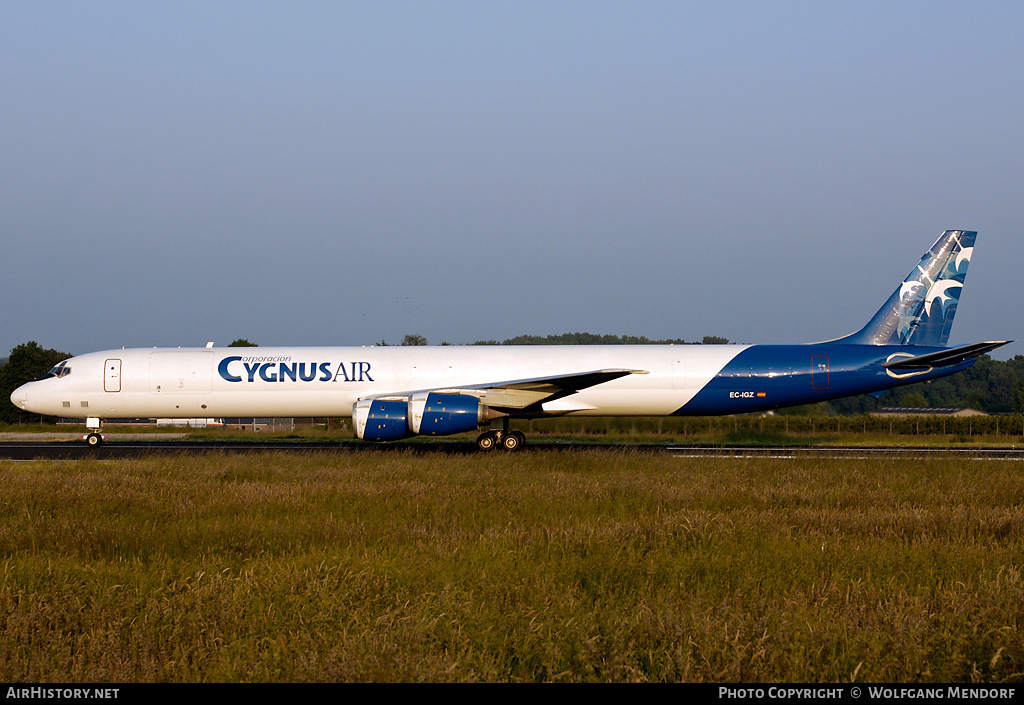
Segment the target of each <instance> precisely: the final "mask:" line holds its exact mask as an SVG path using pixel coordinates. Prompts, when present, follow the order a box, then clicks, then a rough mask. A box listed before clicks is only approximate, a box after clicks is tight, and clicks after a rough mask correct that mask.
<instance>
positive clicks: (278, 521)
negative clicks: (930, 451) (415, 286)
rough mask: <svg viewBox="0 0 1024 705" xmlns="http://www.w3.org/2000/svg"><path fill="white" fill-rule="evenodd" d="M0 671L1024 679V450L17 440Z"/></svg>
mask: <svg viewBox="0 0 1024 705" xmlns="http://www.w3.org/2000/svg"><path fill="white" fill-rule="evenodd" d="M0 483H2V486H3V488H4V492H3V495H2V498H0V515H2V520H0V562H2V578H0V614H2V616H3V627H2V629H0V654H3V658H2V659H0V681H6V682H48V681H61V682H82V681H90V682H102V681H116V682H138V681H176V682H193V681H339V680H340V681H718V682H726V681H747V682H751V681H761V682H769V681H784V682H814V681H834V682H849V681H863V682H883V681H884V682H899V681H921V682H927V681H935V682H970V681H980V682H1007V681H1016V682H1019V681H1021V680H1024V635H1022V631H1021V630H1022V626H1024V625H1022V617H1024V578H1022V569H1024V466H1022V464H1021V463H1018V462H1006V461H994V460H962V459H961V460H958V459H954V458H941V459H938V460H931V461H929V462H927V463H925V462H923V461H914V460H910V459H898V458H894V459H878V460H869V461H859V460H841V459H826V460H818V459H813V458H806V459H803V458H796V459H788V460H771V459H749V460H743V459H726V458H706V459H692V458H676V457H672V456H671V454H668V453H643V452H612V451H607V450H594V451H560V452H559V451H527V452H523V453H520V454H505V453H495V454H488V455H457V454H453V455H447V454H444V453H436V452H432V453H417V452H415V451H414V450H409V451H399V452H395V451H393V450H392V451H384V452H377V451H368V452H351V453H345V452H341V453H326V454H319V453H309V454H297V453H288V454H283V453H280V454H279V453H274V452H264V453H257V454H242V453H227V454H220V455H216V454H215V455H206V456H184V455H182V456H179V457H152V458H147V459H143V460H124V461H98V460H86V461H78V462H63V461H60V462H57V461H54V462H48V461H40V462H33V463H13V462H0Z"/></svg>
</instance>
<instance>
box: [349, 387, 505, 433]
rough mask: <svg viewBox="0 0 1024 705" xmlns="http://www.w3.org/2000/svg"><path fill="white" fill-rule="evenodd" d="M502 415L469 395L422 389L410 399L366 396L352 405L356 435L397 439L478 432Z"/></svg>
mask: <svg viewBox="0 0 1024 705" xmlns="http://www.w3.org/2000/svg"><path fill="white" fill-rule="evenodd" d="M497 416H501V414H500V413H499V412H494V411H491V410H490V409H489V408H488V407H486V406H484V405H483V404H481V403H480V400H479V399H477V398H476V397H471V396H469V395H467V394H439V393H437V392H419V393H417V394H414V395H413V396H412V397H411V398H409V399H408V400H397V401H392V400H383V399H364V400H362V401H357V402H356V403H355V404H354V405H353V406H352V421H353V425H354V426H355V432H356V438H359V439H361V440H366V441H396V440H398V439H400V438H406V437H408V436H415V435H427V436H450V435H452V434H453V433H463V432H465V431H474V430H476V428H477V426H479V425H480V424H481V423H484V422H485V421H487V420H489V419H492V418H495V417H497Z"/></svg>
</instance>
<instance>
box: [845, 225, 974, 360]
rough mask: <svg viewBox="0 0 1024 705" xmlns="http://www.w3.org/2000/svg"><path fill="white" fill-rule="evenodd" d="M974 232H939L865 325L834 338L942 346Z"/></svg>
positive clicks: (863, 342)
mask: <svg viewBox="0 0 1024 705" xmlns="http://www.w3.org/2000/svg"><path fill="white" fill-rule="evenodd" d="M977 236H978V233H977V232H974V231H971V230H947V231H946V232H944V233H942V236H941V237H940V238H939V239H938V240H936V242H935V244H934V245H932V248H931V249H930V250H928V251H927V252H925V253H924V256H923V257H922V258H921V263H920V264H918V265H917V266H916V267H914V269H913V271H912V272H911V273H910V274H909V275H907V278H906V279H904V280H903V283H902V284H900V286H899V288H897V289H896V291H894V292H893V294H892V296H890V297H889V300H888V301H886V302H885V305H884V306H882V308H880V309H878V313H876V314H875V315H874V317H873V318H872V319H871V320H870V321H869V322H868V324H867V325H866V326H864V328H863V329H861V330H860V331H858V332H856V333H854V334H853V335H850V336H847V337H845V338H841V339H839V340H837V341H835V342H837V343H858V344H862V345H934V346H942V345H945V344H946V341H947V340H948V339H949V329H950V328H951V327H952V326H953V316H954V315H956V306H957V302H959V300H960V292H961V291H962V290H963V286H964V277H966V276H967V266H968V265H969V264H970V263H971V254H972V253H973V252H974V239H975V238H976V237H977Z"/></svg>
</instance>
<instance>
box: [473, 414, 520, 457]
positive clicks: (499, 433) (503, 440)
mask: <svg viewBox="0 0 1024 705" xmlns="http://www.w3.org/2000/svg"><path fill="white" fill-rule="evenodd" d="M525 444H526V436H525V435H524V434H523V432H522V431H510V430H508V417H507V416H504V417H502V418H500V419H495V420H494V422H492V424H491V429H490V430H489V431H484V432H483V433H481V434H480V435H479V436H477V438H476V447H477V449H478V450H494V449H495V448H499V447H500V448H504V449H505V450H509V451H512V450H519V449H520V448H522V447H523V445H525Z"/></svg>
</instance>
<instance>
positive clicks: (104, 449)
mask: <svg viewBox="0 0 1024 705" xmlns="http://www.w3.org/2000/svg"><path fill="white" fill-rule="evenodd" d="M56 435H57V434H54V436H56ZM60 435H61V437H59V438H57V437H54V436H49V437H48V438H47V439H43V438H40V436H42V434H4V435H3V436H2V437H0V459H5V460H21V461H28V460H85V459H97V460H110V459H117V458H141V457H146V456H153V455H193V454H208V453H248V454H255V453H360V452H377V453H436V454H473V453H479V452H480V451H478V450H477V448H476V443H475V442H474V441H473V440H468V439H467V440H458V439H456V440H451V439H445V440H437V441H424V440H415V441H398V442H394V443H366V442H363V441H358V440H354V439H353V440H341V441H306V440H278V439H273V440H253V441H202V440H198V441H197V440H189V439H188V437H187V436H185V435H184V434H166V435H163V436H150V435H146V436H139V435H132V434H124V435H122V436H120V437H118V436H116V435H114V436H112V437H111V438H110V439H109V440H108V441H107V442H106V443H104V444H103V445H102V446H100V447H99V448H90V447H88V446H87V445H86V444H85V443H84V442H83V441H81V440H78V438H77V434H72V435H71V436H70V437H69V435H68V434H60ZM12 436H16V437H12ZM583 450H586V451H595V452H608V453H617V452H629V451H635V452H660V453H671V454H672V455H674V456H677V457H681V458H709V457H719V458H764V459H768V458H779V459H783V458H844V459H850V460H857V459H865V460H866V459H868V458H881V457H900V458H907V457H914V458H922V457H924V458H927V457H935V458H939V457H957V458H964V459H979V458H988V459H1000V460H1015V461H1024V446H1022V447H962V446H957V447H940V446H701V445H685V444H675V443H610V442H609V443H604V442H587V441H561V440H543V439H542V440H537V439H528V440H527V443H526V446H525V447H524V448H523V449H522V450H520V451H517V452H519V453H529V452H533V451H583ZM491 452H493V453H502V452H504V451H501V450H494V451H491Z"/></svg>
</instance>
